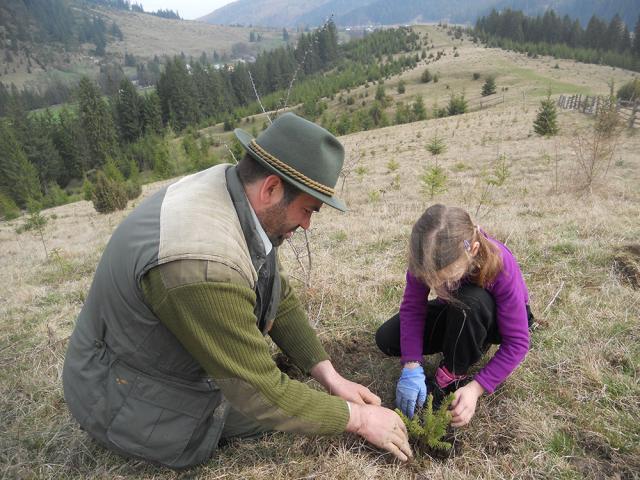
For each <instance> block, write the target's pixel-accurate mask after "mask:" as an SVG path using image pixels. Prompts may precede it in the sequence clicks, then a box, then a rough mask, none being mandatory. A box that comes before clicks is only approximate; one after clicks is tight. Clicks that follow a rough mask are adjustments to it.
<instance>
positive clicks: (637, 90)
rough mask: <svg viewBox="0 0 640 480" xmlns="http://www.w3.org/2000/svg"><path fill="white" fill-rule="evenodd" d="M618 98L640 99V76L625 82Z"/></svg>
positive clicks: (619, 90)
mask: <svg viewBox="0 0 640 480" xmlns="http://www.w3.org/2000/svg"><path fill="white" fill-rule="evenodd" d="M618 99H620V100H627V101H633V100H640V78H635V79H633V80H631V81H630V82H627V83H625V84H624V85H623V86H621V87H620V88H619V89H618Z"/></svg>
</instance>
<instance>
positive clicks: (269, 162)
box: [63, 113, 411, 468]
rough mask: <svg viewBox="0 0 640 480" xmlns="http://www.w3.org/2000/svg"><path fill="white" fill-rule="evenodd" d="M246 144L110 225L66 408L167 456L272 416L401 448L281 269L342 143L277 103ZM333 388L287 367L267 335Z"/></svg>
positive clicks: (261, 427) (74, 356)
mask: <svg viewBox="0 0 640 480" xmlns="http://www.w3.org/2000/svg"><path fill="white" fill-rule="evenodd" d="M235 133H236V136H237V137H238V139H239V140H240V142H241V143H242V144H243V146H244V148H245V150H246V152H247V153H246V155H245V157H244V158H243V159H242V160H241V161H240V163H239V164H238V165H237V166H235V167H232V166H229V165H218V166H215V167H212V168H210V169H208V170H205V171H202V172H199V173H196V174H194V175H191V176H188V177H185V178H183V179H182V180H180V181H178V182H177V183H175V184H173V185H171V186H169V187H166V188H164V189H162V190H160V191H159V192H157V193H156V194H154V195H153V196H151V197H150V198H148V199H147V200H145V201H144V202H143V203H142V204H140V206H138V207H137V208H136V209H135V210H134V211H133V212H132V213H131V214H130V215H129V216H128V217H127V218H126V219H125V220H124V221H123V222H122V223H121V224H120V226H119V227H118V228H117V229H116V230H115V232H114V233H113V235H112V237H111V239H110V241H109V243H108V244H107V247H106V249H105V251H104V253H103V256H102V259H101V260H100V263H99V265H98V268H97V270H96V274H95V277H94V280H93V284H92V286H91V290H90V291H89V294H88V296H87V300H86V302H85V305H84V307H83V309H82V311H81V312H80V315H79V317H78V321H77V324H76V327H75V330H74V332H73V335H72V337H71V340H70V342H69V349H68V352H67V355H66V358H65V365H64V371H63V383H64V392H65V398H66V401H67V403H68V405H69V409H70V410H71V413H72V414H73V416H74V417H75V418H76V420H77V421H78V422H79V423H80V425H81V426H82V427H83V428H84V429H85V430H86V431H87V432H88V433H89V434H90V435H91V436H93V437H94V438H95V439H96V440H98V441H99V442H101V443H102V444H104V445H106V446H107V447H108V448H110V449H112V450H115V451H118V452H120V453H123V454H126V455H130V456H134V457H139V458H143V459H146V460H149V461H152V462H156V463H160V464H163V465H166V466H169V467H172V468H184V467H189V466H191V465H195V464H197V463H201V462H204V461H206V460H207V459H208V458H209V457H210V456H211V455H212V454H213V453H214V451H215V449H216V447H217V445H218V443H219V441H220V440H227V439H230V438H248V437H253V436H257V435H259V434H261V433H264V432H266V431H271V430H281V431H287V432H298V433H307V434H337V433H340V432H343V431H348V432H353V433H357V434H358V435H360V436H362V437H363V438H365V439H366V440H368V441H369V442H371V443H372V444H374V445H376V446H378V447H380V448H383V449H386V450H388V451H390V452H391V453H393V454H394V455H396V456H397V457H398V458H400V459H402V460H406V459H407V458H408V457H409V456H411V449H410V447H409V445H408V442H407V433H406V429H405V428H404V425H403V424H402V421H401V420H400V418H399V417H398V416H397V415H396V414H395V413H394V412H393V411H391V410H388V409H386V408H383V407H381V406H380V399H379V398H378V397H377V396H375V395H374V394H373V393H371V392H370V391H369V390H368V389H367V388H366V387H364V386H362V385H359V384H356V383H353V382H350V381H349V380H347V379H345V378H343V377H342V376H340V375H339V374H338V372H336V370H335V369H334V368H333V366H332V364H331V361H330V360H329V358H328V355H327V354H326V352H325V351H324V349H323V348H322V346H321V344H320V342H319V341H318V339H317V337H316V335H315V333H314V331H313V330H312V329H311V327H310V326H309V323H308V321H307V319H306V316H305V313H304V310H303V309H302V307H301V305H300V302H299V301H298V299H297V298H296V296H295V295H294V293H293V291H292V290H291V288H290V287H289V283H288V280H287V278H286V276H285V275H281V274H280V269H279V266H278V262H277V247H278V246H279V245H280V244H281V243H282V242H283V241H284V239H286V238H289V237H290V236H291V235H292V233H293V231H294V230H296V229H297V228H298V227H302V228H304V229H307V228H309V226H310V223H311V215H312V214H313V213H314V212H317V211H318V210H319V209H320V207H321V205H322V204H323V203H326V204H328V205H331V206H332V207H335V208H337V209H339V210H343V211H344V210H345V206H344V204H343V203H342V202H341V201H340V200H339V199H337V198H335V197H334V196H333V193H334V191H333V188H334V187H335V184H336V182H337V179H338V174H339V171H340V169H341V168H342V163H343V159H344V150H343V147H342V145H341V144H340V143H339V142H338V140H337V139H336V138H335V137H333V136H332V135H331V134H330V133H329V132H327V131H326V130H324V129H322V128H321V127H319V126H317V125H315V124H313V123H311V122H308V121H307V120H304V119H302V118H300V117H297V116H296V115H294V114H291V113H288V114H284V115H282V116H280V117H279V118H278V119H277V120H276V121H275V122H274V123H273V124H272V125H271V126H270V127H269V128H268V129H267V130H265V131H264V132H263V133H262V134H261V135H260V136H259V137H258V139H256V140H254V139H252V138H251V137H250V136H249V135H248V134H247V133H246V132H244V131H242V130H236V132H235ZM266 334H269V335H270V336H271V338H272V339H273V340H274V342H275V343H276V344H277V345H278V346H279V347H280V348H281V349H282V350H283V352H284V353H285V354H287V355H288V356H289V357H290V358H291V359H292V361H293V362H294V363H295V364H296V365H298V366H299V367H300V368H301V369H302V370H303V371H306V372H309V373H310V374H311V375H312V376H313V377H314V378H315V379H317V380H318V382H319V383H321V384H322V385H323V386H324V387H325V388H326V389H327V391H328V392H329V394H327V393H324V392H319V391H317V390H314V389H311V388H309V387H308V386H306V385H305V384H302V383H300V382H296V381H294V380H291V379H290V378H289V377H287V376H286V375H284V374H283V373H282V372H280V370H278V368H277V367H276V365H275V363H274V362H273V360H272V358H271V355H270V352H269V347H268V344H267V342H266V341H265V339H264V335H266Z"/></svg>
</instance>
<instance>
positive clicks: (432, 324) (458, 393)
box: [376, 205, 533, 427]
mask: <svg viewBox="0 0 640 480" xmlns="http://www.w3.org/2000/svg"><path fill="white" fill-rule="evenodd" d="M406 279H407V284H406V287H405V290H404V296H403V299H402V303H401V305H400V312H399V313H398V314H396V315H395V316H394V317H392V318H391V319H389V320H388V321H387V322H385V323H384V324H383V325H382V326H381V327H380V328H379V329H378V331H377V332H376V343H377V344H378V347H379V348H380V349H381V350H382V351H383V352H384V353H386V354H387V355H393V356H400V359H401V362H402V365H403V369H402V374H401V376H400V379H399V380H398V385H397V387H396V406H397V407H398V408H400V409H401V410H402V411H403V413H404V414H405V415H408V416H409V417H412V416H413V413H414V408H415V406H416V405H417V406H418V407H422V405H423V404H424V402H425V400H426V397H427V391H428V390H429V391H431V393H433V395H434V406H435V405H438V404H439V403H440V402H441V401H442V399H443V397H444V396H446V395H447V394H448V393H450V392H455V400H454V401H453V403H452V405H451V414H452V422H451V423H452V425H453V426H454V427H460V426H463V425H466V424H467V423H469V421H470V420H471V417H473V415H474V413H475V410H476V403H477V401H478V398H479V397H480V395H482V394H483V393H484V392H489V393H492V392H493V391H494V390H495V388H496V387H497V386H498V385H499V384H500V383H502V382H503V381H504V380H505V379H506V378H507V377H508V376H509V374H510V373H511V372H512V371H513V370H514V369H515V368H516V367H517V366H518V364H520V362H521V361H522V359H523V358H524V356H525V355H526V353H527V351H528V349H529V325H530V324H531V322H532V320H533V316H532V315H531V310H530V309H529V305H528V302H529V297H528V293H527V287H526V285H525V283H524V279H523V278H522V274H521V273H520V268H519V266H518V263H517V262H516V260H515V258H514V257H513V254H512V253H511V252H510V251H509V249H508V248H507V247H505V246H504V245H503V244H502V243H500V242H498V241H497V240H495V239H494V238H491V237H490V236H489V235H487V234H486V233H485V232H484V231H482V230H481V229H480V227H479V226H477V225H474V224H473V222H472V221H471V218H470V217H469V214H468V213H467V212H465V211H464V210H462V209H460V208H455V207H446V206H444V205H433V206H431V207H429V208H428V209H427V210H426V211H425V212H424V213H423V214H422V216H421V217H420V218H419V219H418V221H417V222H416V223H415V225H414V226H413V230H412V232H411V240H410V245H409V269H408V271H407V274H406ZM429 291H433V292H434V293H435V294H436V295H437V297H438V298H436V299H435V300H431V301H428V296H429ZM489 344H500V347H499V348H498V350H497V352H496V354H495V355H494V356H493V358H492V359H491V360H490V361H489V362H488V363H487V365H486V366H485V367H484V368H482V369H481V370H480V371H479V372H478V373H477V374H476V375H475V376H474V377H473V378H470V377H467V371H468V370H469V367H471V365H473V364H474V363H476V362H477V361H478V360H479V359H480V358H481V357H482V355H483V354H484V353H485V352H486V350H487V349H488V347H489ZM438 352H442V354H443V358H442V361H441V363H440V366H439V367H438V368H437V370H436V373H435V376H434V378H433V379H429V382H428V383H429V386H428V387H427V385H426V384H425V375H424V370H423V368H422V356H423V355H425V354H426V355H429V354H433V353H438Z"/></svg>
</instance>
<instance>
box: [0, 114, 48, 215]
mask: <svg viewBox="0 0 640 480" xmlns="http://www.w3.org/2000/svg"><path fill="white" fill-rule="evenodd" d="M0 193H4V194H5V195H7V196H8V197H9V198H11V199H12V200H13V201H14V202H15V203H16V204H18V206H20V207H22V208H24V207H26V206H27V203H28V202H29V201H30V200H37V201H39V200H41V199H42V192H41V191H40V182H39V181H38V172H37V171H36V169H35V167H34V166H33V165H32V164H31V163H29V160H27V156H26V155H25V153H24V151H23V150H22V147H21V146H20V144H19V143H18V141H17V140H16V136H15V133H14V131H13V128H12V127H11V126H10V125H8V124H7V123H6V122H5V121H2V120H0Z"/></svg>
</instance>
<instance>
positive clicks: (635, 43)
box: [633, 15, 640, 58]
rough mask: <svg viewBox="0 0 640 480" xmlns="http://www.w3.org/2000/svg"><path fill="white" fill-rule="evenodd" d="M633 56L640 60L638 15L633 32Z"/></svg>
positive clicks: (639, 21)
mask: <svg viewBox="0 0 640 480" xmlns="http://www.w3.org/2000/svg"><path fill="white" fill-rule="evenodd" d="M633 54H634V55H635V56H636V57H638V58H640V15H638V21H637V22H636V28H635V29H634V30H633Z"/></svg>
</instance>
